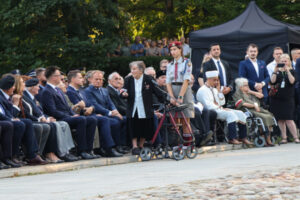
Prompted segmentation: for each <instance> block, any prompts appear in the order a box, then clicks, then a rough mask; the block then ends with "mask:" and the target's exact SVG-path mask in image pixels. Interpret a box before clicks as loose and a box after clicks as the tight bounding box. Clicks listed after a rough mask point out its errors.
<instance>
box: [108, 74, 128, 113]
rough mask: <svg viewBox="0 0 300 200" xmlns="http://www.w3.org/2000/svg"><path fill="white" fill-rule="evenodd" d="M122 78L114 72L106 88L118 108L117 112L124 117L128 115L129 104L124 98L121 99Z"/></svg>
mask: <svg viewBox="0 0 300 200" xmlns="http://www.w3.org/2000/svg"><path fill="white" fill-rule="evenodd" d="M120 80H121V76H120V74H119V73H118V72H113V73H111V74H110V75H109V76H108V86H107V87H106V89H107V91H108V93H109V96H110V98H111V100H112V102H113V103H114V105H115V106H116V108H117V110H118V111H119V113H120V114H121V115H122V116H125V115H126V109H127V102H126V100H125V99H124V98H122V97H120V91H119V90H118V88H119V86H120Z"/></svg>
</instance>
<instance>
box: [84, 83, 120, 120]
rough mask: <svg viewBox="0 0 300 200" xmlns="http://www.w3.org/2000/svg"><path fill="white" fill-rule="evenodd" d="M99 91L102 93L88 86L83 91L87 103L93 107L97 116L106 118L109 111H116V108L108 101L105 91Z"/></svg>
mask: <svg viewBox="0 0 300 200" xmlns="http://www.w3.org/2000/svg"><path fill="white" fill-rule="evenodd" d="M100 90H101V91H102V93H101V92H100V91H99V89H97V88H95V87H94V86H92V85H90V86H89V87H87V88H86V89H85V95H86V98H87V99H88V100H89V102H90V103H91V104H92V105H93V106H94V107H95V112H96V113H97V114H101V115H105V116H108V114H109V112H110V111H112V110H116V106H115V105H114V103H113V102H112V100H111V99H110V97H109V94H108V91H107V89H106V88H103V87H101V88H100Z"/></svg>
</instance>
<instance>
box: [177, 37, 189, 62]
mask: <svg viewBox="0 0 300 200" xmlns="http://www.w3.org/2000/svg"><path fill="white" fill-rule="evenodd" d="M180 42H181V44H182V48H183V55H184V56H185V57H188V56H189V55H190V54H191V48H190V45H188V44H187V43H185V38H184V37H181V38H180Z"/></svg>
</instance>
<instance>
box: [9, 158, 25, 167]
mask: <svg viewBox="0 0 300 200" xmlns="http://www.w3.org/2000/svg"><path fill="white" fill-rule="evenodd" d="M12 161H13V162H14V163H16V164H19V165H21V166H24V165H27V162H25V161H22V160H20V159H18V158H13V159H12Z"/></svg>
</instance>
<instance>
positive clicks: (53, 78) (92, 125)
mask: <svg viewBox="0 0 300 200" xmlns="http://www.w3.org/2000/svg"><path fill="white" fill-rule="evenodd" d="M45 76H46V78H47V85H46V87H45V88H44V89H43V93H42V105H43V110H44V111H45V113H46V114H47V115H49V116H52V117H54V118H55V119H57V120H61V121H65V122H67V123H68V124H69V126H70V128H71V129H75V130H76V133H75V141H76V143H77V153H78V155H79V156H81V157H82V158H83V159H93V158H96V156H94V155H93V153H92V150H93V141H94V135H95V129H96V124H97V121H96V120H95V119H93V118H86V117H84V116H79V115H78V114H75V113H74V112H73V111H72V109H71V108H70V107H69V105H68V103H67V101H66V99H65V97H64V96H63V92H62V91H61V90H60V89H59V88H57V87H56V86H57V85H58V84H59V83H60V81H61V74H60V71H59V68H58V67H56V66H50V67H48V68H47V69H46V71H45Z"/></svg>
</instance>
